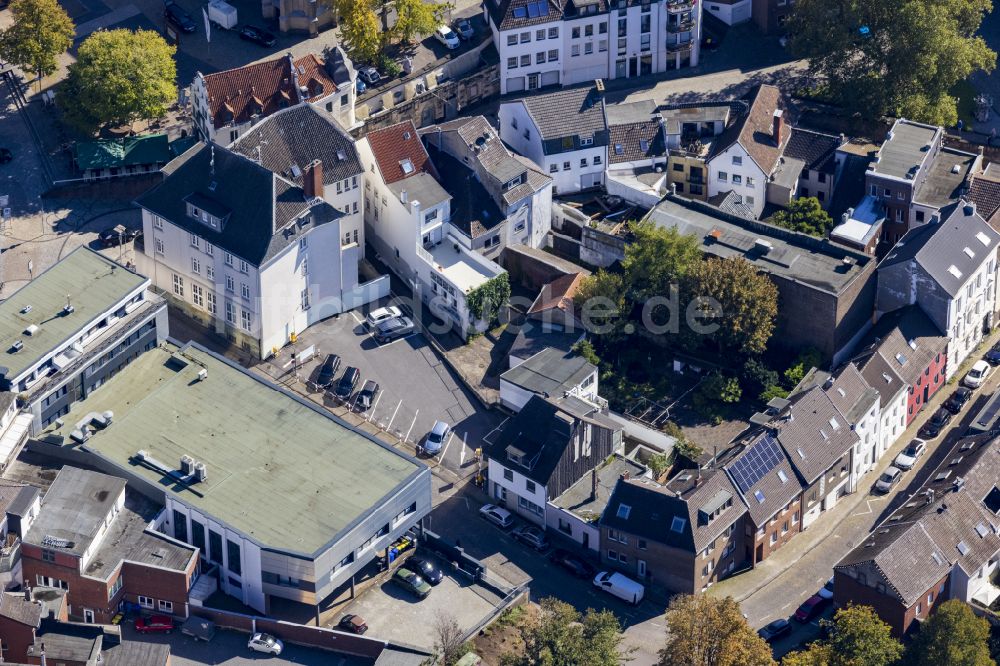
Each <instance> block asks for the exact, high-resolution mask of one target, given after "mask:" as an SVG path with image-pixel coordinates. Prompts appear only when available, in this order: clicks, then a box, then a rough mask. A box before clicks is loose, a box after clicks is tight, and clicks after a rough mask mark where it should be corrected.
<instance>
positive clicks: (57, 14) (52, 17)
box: [0, 0, 76, 87]
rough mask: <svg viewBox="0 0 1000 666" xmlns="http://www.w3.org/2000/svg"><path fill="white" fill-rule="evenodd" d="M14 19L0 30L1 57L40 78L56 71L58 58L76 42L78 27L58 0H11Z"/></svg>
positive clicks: (11, 11)
mask: <svg viewBox="0 0 1000 666" xmlns="http://www.w3.org/2000/svg"><path fill="white" fill-rule="evenodd" d="M10 15H11V18H12V19H13V22H12V23H11V24H10V26H9V27H8V28H6V29H5V30H0V60H6V61H7V62H9V63H11V64H13V65H17V66H18V67H20V68H21V69H23V70H24V71H26V72H30V73H32V74H34V75H35V76H37V77H38V85H39V87H41V79H42V77H44V76H48V75H49V74H51V73H53V72H54V71H56V67H57V66H58V62H57V61H56V57H57V56H59V55H61V54H63V53H65V52H66V51H67V50H68V49H69V47H70V46H72V45H73V37H74V36H75V35H76V26H74V25H73V20H72V19H70V17H69V14H67V13H66V11H65V10H64V9H63V8H62V7H61V6H60V5H59V3H58V2H57V0H12V2H11V3H10Z"/></svg>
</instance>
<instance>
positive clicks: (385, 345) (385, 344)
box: [369, 331, 417, 347]
mask: <svg viewBox="0 0 1000 666" xmlns="http://www.w3.org/2000/svg"><path fill="white" fill-rule="evenodd" d="M416 334H417V332H416V331H414V332H413V333H407V334H406V335H404V336H403V337H401V338H396V339H395V340H392V341H390V342H379V341H378V340H376V339H375V336H374V335H372V334H371V333H369V335H371V338H372V340H375V344H377V345H378V346H379V347H388V346H389V345H394V344H396V343H397V342H400V341H401V340H405V339H407V338H412V337H413V336H414V335H416Z"/></svg>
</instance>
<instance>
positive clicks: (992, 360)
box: [983, 342, 1000, 365]
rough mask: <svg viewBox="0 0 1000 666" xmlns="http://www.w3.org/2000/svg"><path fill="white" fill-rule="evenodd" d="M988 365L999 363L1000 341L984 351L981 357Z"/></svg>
mask: <svg viewBox="0 0 1000 666" xmlns="http://www.w3.org/2000/svg"><path fill="white" fill-rule="evenodd" d="M983 358H984V359H986V362H987V363H989V364H990V365H1000V342H998V343H996V344H995V345H993V348H992V349H990V350H989V351H988V352H986V356H984V357H983Z"/></svg>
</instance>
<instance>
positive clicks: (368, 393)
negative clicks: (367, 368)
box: [358, 379, 379, 411]
mask: <svg viewBox="0 0 1000 666" xmlns="http://www.w3.org/2000/svg"><path fill="white" fill-rule="evenodd" d="M378 392H379V386H378V382H375V381H373V380H371V379H369V380H368V381H366V382H365V385H364V386H363V387H362V388H361V393H358V408H359V409H361V410H362V411H367V410H369V409H371V407H372V405H373V404H375V396H377V395H378Z"/></svg>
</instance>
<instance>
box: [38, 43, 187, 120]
mask: <svg viewBox="0 0 1000 666" xmlns="http://www.w3.org/2000/svg"><path fill="white" fill-rule="evenodd" d="M176 51H177V49H176V47H174V46H171V45H170V44H167V42H166V41H165V40H164V39H163V37H161V36H160V34H159V33H157V32H154V31H152V30H137V31H135V32H132V31H131V30H123V29H120V30H98V31H97V32H95V33H93V34H91V35H90V37H88V38H87V39H85V40H84V42H83V44H81V45H80V49H79V50H78V51H77V58H76V62H74V63H73V64H72V65H70V66H69V76H68V77H67V79H66V82H65V84H64V87H63V90H62V94H60V95H59V96H58V97H57V98H56V99H57V100H58V101H59V105H60V107H61V108H62V110H63V112H64V113H65V114H66V118H67V120H69V121H70V122H71V123H72V124H74V125H76V126H77V127H79V128H81V129H83V130H86V131H93V130H95V129H97V128H98V127H100V126H102V125H105V124H112V125H122V124H128V123H131V122H133V121H136V120H150V119H152V118H159V117H161V116H162V115H164V114H165V113H166V112H167V107H168V106H169V105H170V104H171V103H173V101H174V100H176V99H177V84H176V82H175V80H176V79H177V65H176V63H175V62H174V53H175V52H176Z"/></svg>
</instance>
